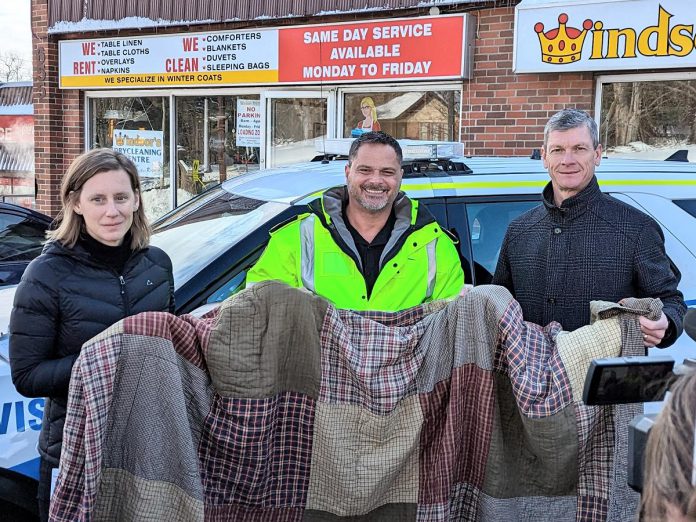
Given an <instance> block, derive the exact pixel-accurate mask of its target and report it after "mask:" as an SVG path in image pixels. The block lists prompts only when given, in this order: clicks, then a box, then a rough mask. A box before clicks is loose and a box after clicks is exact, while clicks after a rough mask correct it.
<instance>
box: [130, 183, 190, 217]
mask: <svg viewBox="0 0 696 522" xmlns="http://www.w3.org/2000/svg"><path fill="white" fill-rule="evenodd" d="M142 195H143V205H145V215H146V216H147V218H148V219H149V220H150V223H153V222H154V221H155V220H156V219H157V218H160V217H162V216H164V215H165V214H166V213H167V212H169V211H170V210H171V209H172V201H171V200H172V195H171V192H170V190H169V187H165V188H152V189H143V194H142ZM176 197H177V204H178V205H181V204H182V203H184V202H186V201H188V200H189V199H191V198H192V197H193V194H190V193H189V192H186V191H184V190H181V189H178V190H177V193H176Z"/></svg>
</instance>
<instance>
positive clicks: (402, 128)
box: [343, 91, 460, 141]
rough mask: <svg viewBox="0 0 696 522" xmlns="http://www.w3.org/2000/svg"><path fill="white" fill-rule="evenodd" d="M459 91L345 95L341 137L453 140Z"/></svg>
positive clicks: (455, 129) (457, 132)
mask: <svg viewBox="0 0 696 522" xmlns="http://www.w3.org/2000/svg"><path fill="white" fill-rule="evenodd" d="M459 107H460V92H459V91H407V92H362V93H353V92H351V93H346V94H345V95H344V98H343V137H345V138H350V137H355V136H358V135H359V134H361V133H363V132H367V131H370V130H381V131H384V132H386V133H387V134H391V135H392V136H394V137H395V138H407V139H421V140H444V141H457V140H458V137H459Z"/></svg>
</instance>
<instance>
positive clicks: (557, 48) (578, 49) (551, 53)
mask: <svg viewBox="0 0 696 522" xmlns="http://www.w3.org/2000/svg"><path fill="white" fill-rule="evenodd" d="M567 23H568V15H567V14H565V13H561V15H560V16H559V17H558V24H559V25H558V28H554V29H551V30H550V31H548V32H546V33H544V24H542V23H541V22H537V23H536V25H535V26H534V30H535V31H536V32H537V35H538V36H539V45H541V59H542V60H543V61H544V62H545V63H555V64H562V63H572V62H576V61H578V60H579V59H580V54H581V53H582V43H583V42H584V41H585V35H587V31H589V30H590V29H591V28H592V20H585V21H584V22H583V23H582V31H581V30H580V29H576V28H575V27H566V24H567Z"/></svg>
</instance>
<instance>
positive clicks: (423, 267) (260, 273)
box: [247, 186, 464, 311]
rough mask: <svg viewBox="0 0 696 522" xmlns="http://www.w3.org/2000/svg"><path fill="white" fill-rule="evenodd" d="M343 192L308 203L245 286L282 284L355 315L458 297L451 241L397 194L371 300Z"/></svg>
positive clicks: (460, 279)
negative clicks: (346, 219)
mask: <svg viewBox="0 0 696 522" xmlns="http://www.w3.org/2000/svg"><path fill="white" fill-rule="evenodd" d="M345 192H346V187H345V186H343V187H335V188H332V189H329V190H328V191H326V192H325V193H324V195H323V196H322V197H321V198H319V199H316V200H314V201H312V202H311V203H310V204H309V210H310V212H309V213H306V214H301V215H299V216H297V217H296V218H295V219H293V220H292V221H290V222H286V223H284V224H282V225H279V226H278V227H276V228H275V229H274V230H272V231H271V240H270V242H269V243H268V246H267V247H266V250H265V251H264V253H263V254H262V256H261V258H260V259H259V261H258V262H257V263H256V265H255V266H254V267H253V268H252V269H251V270H250V271H249V273H248V274H247V286H249V285H252V284H253V283H255V282H259V281H267V280H276V281H282V282H283V283H286V284H288V285H290V286H294V287H297V288H306V289H307V290H310V291H312V292H314V293H316V294H318V295H320V296H322V297H325V298H326V299H328V300H329V301H331V302H332V303H333V304H334V306H336V307H337V308H347V309H351V310H382V311H395V310H403V309H405V308H409V307H411V306H416V305H419V304H422V303H424V302H427V301H431V300H435V299H444V298H449V297H455V296H457V295H458V294H459V292H460V290H461V288H462V286H463V284H464V273H463V271H462V267H461V263H460V261H459V254H458V252H457V248H456V246H455V244H454V241H453V239H452V238H451V237H450V236H449V235H448V233H447V232H445V231H443V230H442V229H441V228H440V225H439V224H438V223H437V222H436V221H435V218H434V217H433V215H432V214H431V213H430V212H429V211H428V210H427V209H426V208H424V207H422V206H419V205H418V201H415V200H411V199H409V198H408V197H406V195H405V194H404V193H403V192H400V193H399V195H398V196H397V198H396V200H395V202H394V212H395V216H396V221H395V223H394V229H393V231H392V234H391V237H390V238H389V241H388V242H387V244H386V245H385V247H384V251H383V253H382V256H381V258H380V263H379V266H380V271H379V275H378V276H377V280H376V281H375V284H374V287H373V288H372V293H371V294H370V296H369V297H368V294H367V287H366V284H365V279H364V277H363V275H362V269H361V261H360V255H359V253H358V250H357V248H356V246H355V242H354V241H353V237H352V236H351V234H350V232H349V231H348V229H347V228H346V225H345V222H344V220H343V214H342V211H341V209H342V202H343V199H344V198H345V197H346V194H345Z"/></svg>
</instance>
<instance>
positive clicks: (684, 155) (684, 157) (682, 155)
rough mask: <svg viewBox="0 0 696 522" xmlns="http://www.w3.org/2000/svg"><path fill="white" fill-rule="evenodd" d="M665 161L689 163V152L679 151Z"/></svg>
mask: <svg viewBox="0 0 696 522" xmlns="http://www.w3.org/2000/svg"><path fill="white" fill-rule="evenodd" d="M665 161H684V162H687V163H688V162H689V151H688V150H686V149H679V150H678V151H677V152H675V153H674V154H672V155H671V156H670V157H669V158H666V159H665Z"/></svg>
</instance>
